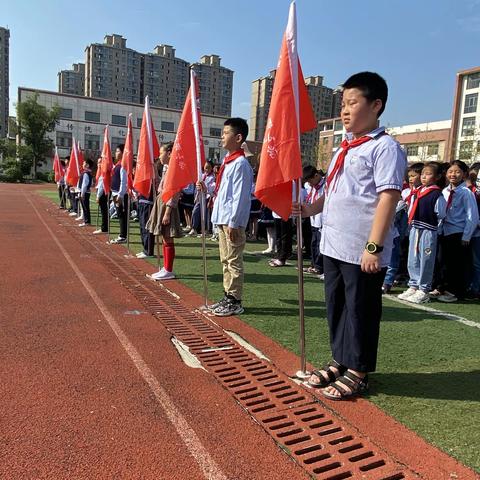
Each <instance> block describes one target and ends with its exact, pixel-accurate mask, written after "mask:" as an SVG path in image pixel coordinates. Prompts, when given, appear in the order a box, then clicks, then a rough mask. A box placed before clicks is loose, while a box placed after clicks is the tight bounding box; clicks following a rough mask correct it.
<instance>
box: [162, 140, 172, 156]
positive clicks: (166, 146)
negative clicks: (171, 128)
mask: <svg viewBox="0 0 480 480" xmlns="http://www.w3.org/2000/svg"><path fill="white" fill-rule="evenodd" d="M161 148H164V149H165V150H166V151H167V152H168V153H171V152H172V151H173V142H167V143H162V147H161Z"/></svg>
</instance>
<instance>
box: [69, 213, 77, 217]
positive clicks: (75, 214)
mask: <svg viewBox="0 0 480 480" xmlns="http://www.w3.org/2000/svg"><path fill="white" fill-rule="evenodd" d="M68 216H69V217H76V216H77V212H70V213H69V214H68Z"/></svg>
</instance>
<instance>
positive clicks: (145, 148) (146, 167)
mask: <svg viewBox="0 0 480 480" xmlns="http://www.w3.org/2000/svg"><path fill="white" fill-rule="evenodd" d="M159 155H160V148H159V146H158V140H157V135H156V133H155V129H154V128H153V123H152V116H151V115H150V107H149V104H148V96H147V97H145V109H144V111H143V119H142V128H141V130H140V143H139V144H138V153H137V168H136V169H135V178H134V180H133V188H134V189H135V190H136V191H137V192H138V193H140V194H141V195H143V196H144V197H147V198H148V197H149V196H150V192H151V189H152V181H153V179H154V178H155V175H154V170H153V163H154V161H155V158H158V156H159Z"/></svg>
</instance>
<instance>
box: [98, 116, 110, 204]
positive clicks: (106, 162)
mask: <svg viewBox="0 0 480 480" xmlns="http://www.w3.org/2000/svg"><path fill="white" fill-rule="evenodd" d="M100 169H101V175H102V178H103V191H104V192H105V195H108V194H109V193H110V184H111V183H112V170H113V160H112V150H111V148H110V140H109V138H108V125H106V126H105V131H104V133H103V147H102V165H101V168H100Z"/></svg>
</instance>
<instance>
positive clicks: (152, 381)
mask: <svg viewBox="0 0 480 480" xmlns="http://www.w3.org/2000/svg"><path fill="white" fill-rule="evenodd" d="M25 198H26V199H27V200H28V202H29V203H30V205H31V206H32V209H33V210H34V211H35V213H36V214H37V216H38V218H39V219H40V221H41V222H42V223H43V225H44V226H45V228H46V229H47V230H48V233H49V234H50V236H51V237H52V238H53V240H54V242H55V243H56V244H57V246H58V248H59V249H60V251H61V252H62V254H63V256H64V257H65V259H66V260H67V262H68V263H69V264H70V266H71V267H72V269H73V271H74V272H75V275H77V277H78V279H79V280H80V282H82V285H83V286H84V287H85V290H87V292H88V294H89V295H90V297H91V298H92V300H93V301H94V303H95V305H96V306H97V308H98V309H99V310H100V312H101V313H102V315H103V317H104V318H105V320H106V321H107V323H108V324H109V325H110V328H111V329H112V330H113V332H114V333H115V335H116V336H117V338H118V340H119V341H120V343H121V345H122V347H123V348H124V349H125V351H126V352H127V354H128V356H129V357H130V358H131V360H132V362H133V364H134V365H135V367H136V368H137V370H138V372H139V373H140V375H141V376H142V378H143V379H144V380H145V382H146V383H147V384H148V386H149V387H150V389H151V391H152V392H153V394H154V395H155V398H156V399H157V401H158V403H159V404H160V405H161V406H162V407H163V409H164V411H165V413H166V415H167V418H168V419H169V420H170V422H171V423H172V425H173V426H174V427H175V430H176V431H177V433H178V435H179V437H180V438H181V439H182V441H183V443H184V444H185V446H186V447H187V449H188V451H189V452H190V454H191V455H192V457H193V458H194V459H195V461H196V462H197V464H198V466H199V467H200V469H201V470H202V472H203V475H204V477H205V478H207V479H208V480H227V476H226V475H225V474H224V473H223V472H222V471H221V470H220V467H219V466H218V465H217V463H216V462H215V460H214V459H213V458H212V457H211V456H210V454H209V453H208V452H207V450H206V449H205V447H204V446H203V444H202V442H201V441H200V439H199V438H198V436H197V434H196V433H195V431H194V430H193V429H192V428H191V427H190V425H189V424H188V422H187V421H186V420H185V417H183V415H182V414H181V413H180V411H179V410H178V409H177V407H176V406H175V404H174V402H173V401H172V399H171V398H170V397H169V395H168V394H167V392H166V391H165V390H164V389H163V388H162V387H161V385H160V383H159V382H158V380H157V379H156V377H155V375H154V374H153V372H152V371H151V370H150V368H149V366H148V365H147V364H146V363H145V361H144V360H143V358H142V357H141V355H140V353H139V352H138V351H137V349H136V348H135V347H134V346H133V344H132V343H131V342H130V340H129V339H128V337H127V336H126V335H125V333H124V332H123V330H122V329H121V328H120V326H119V325H118V323H117V322H116V321H115V319H114V318H113V315H112V314H111V313H110V311H109V310H108V308H107V306H106V305H105V304H104V303H103V301H102V300H101V299H100V297H99V296H98V295H97V294H96V292H95V290H94V289H93V288H92V286H91V285H90V283H89V282H88V280H87V279H86V278H85V276H84V275H83V274H82V272H80V270H79V268H78V266H77V265H76V263H75V262H74V261H73V260H72V258H71V257H70V255H69V254H68V253H67V251H66V250H65V249H64V248H63V245H62V244H61V243H60V242H59V240H58V239H57V238H56V236H55V235H54V233H53V232H52V230H51V229H50V227H49V226H48V225H47V223H46V222H45V220H43V218H42V217H41V216H40V213H39V212H38V210H37V208H36V207H35V205H34V204H33V203H32V201H31V200H30V198H28V197H27V196H26V195H25Z"/></svg>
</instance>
